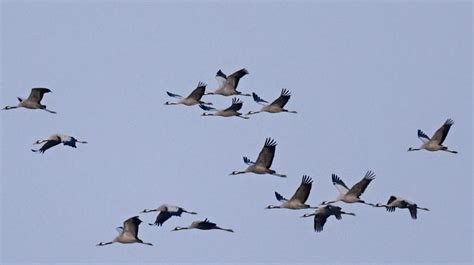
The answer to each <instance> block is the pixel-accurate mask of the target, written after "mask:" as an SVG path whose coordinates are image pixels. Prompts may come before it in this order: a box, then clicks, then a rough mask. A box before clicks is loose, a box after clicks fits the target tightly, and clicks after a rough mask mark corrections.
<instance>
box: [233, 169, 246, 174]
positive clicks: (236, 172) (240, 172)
mask: <svg viewBox="0 0 474 265" xmlns="http://www.w3.org/2000/svg"><path fill="white" fill-rule="evenodd" d="M245 173H247V170H244V171H233V172H232V173H230V175H239V174H245Z"/></svg>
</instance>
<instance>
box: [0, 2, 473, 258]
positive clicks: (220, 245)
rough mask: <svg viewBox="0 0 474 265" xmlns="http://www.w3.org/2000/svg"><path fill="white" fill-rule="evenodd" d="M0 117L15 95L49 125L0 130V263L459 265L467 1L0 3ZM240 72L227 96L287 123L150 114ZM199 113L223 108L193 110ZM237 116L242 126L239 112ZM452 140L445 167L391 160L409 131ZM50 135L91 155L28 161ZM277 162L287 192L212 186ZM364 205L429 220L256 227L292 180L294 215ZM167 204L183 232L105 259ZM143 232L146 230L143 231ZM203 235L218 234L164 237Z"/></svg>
mask: <svg viewBox="0 0 474 265" xmlns="http://www.w3.org/2000/svg"><path fill="white" fill-rule="evenodd" d="M1 7H2V14H1V18H2V27H1V28H2V30H1V32H2V42H1V45H2V60H1V62H2V65H1V68H2V77H1V80H2V83H1V92H2V93H1V98H0V104H1V106H2V107H3V106H5V105H11V104H13V103H16V97H17V96H20V97H26V96H27V95H28V93H29V91H30V89H31V88H32V87H38V86H44V87H48V88H50V89H51V90H52V91H53V93H50V94H48V95H46V96H45V98H44V101H43V103H44V104H46V105H47V106H48V107H49V108H50V109H52V110H55V111H57V112H58V114H57V115H53V114H49V113H46V112H43V111H31V110H25V109H20V110H11V111H8V112H7V111H2V112H0V114H1V123H2V124H1V125H2V132H1V133H2V137H1V139H2V141H1V143H0V145H1V150H2V152H1V162H2V164H1V201H2V204H1V216H2V218H1V239H2V240H1V253H0V254H1V255H0V256H1V260H2V262H3V263H10V262H24V263H37V262H46V263H53V262H57V263H73V262H79V263H85V262H88V263H103V262H116V261H123V262H128V263H134V264H135V263H137V262H164V263H167V262H169V263H176V262H201V263H208V262H224V261H225V262H232V263H243V262H283V263H287V264H288V263H296V262H308V263H328V262H355V261H358V262H376V263H381V262H402V263H403V262H450V263H451V262H465V263H470V262H472V250H473V245H472V235H473V230H472V213H473V207H472V200H473V193H472V188H473V185H472V184H473V183H472V121H473V120H472V102H473V98H472V49H471V47H472V4H471V3H470V2H469V1H458V2H455V1H449V2H448V1H446V2H444V1H436V2H428V1H420V2H416V3H408V2H406V1H389V2H383V3H380V2H375V1H362V2H356V1H340V2H335V3H334V2H331V1H324V2H323V1H317V2H298V3H285V2H270V1H258V2H249V1H246V2H237V1H232V2H225V3H218V2H210V1H209V2H207V1H206V2H204V1H203V2H200V3H195V2H178V3H172V2H170V1H163V2H159V1H157V2H151V1H143V2H126V1H122V2H112V1H109V2H107V1H104V2H100V1H87V2H86V3H78V2H75V1H69V2H67V3H59V2H56V1H50V2H46V1H45V2H27V1H23V2H16V1H15V2H14V1H3V2H2V4H1ZM243 67H245V68H247V69H248V70H249V72H250V74H249V75H248V76H245V77H244V78H243V79H242V80H241V82H240V84H239V88H240V90H241V91H242V92H256V93H257V94H259V95H260V96H261V97H262V98H264V99H267V100H273V99H274V98H276V97H277V96H278V95H279V93H280V91H281V89H282V88H288V89H289V90H290V91H291V92H292V94H293V96H292V98H291V99H290V101H289V103H288V105H287V107H288V109H292V110H297V111H298V112H299V113H298V114H296V115H295V114H284V113H283V114H267V113H264V114H261V115H256V116H253V117H251V119H249V120H243V119H238V118H217V117H201V116H200V114H201V113H202V111H201V110H200V109H199V108H198V107H185V106H164V105H163V103H164V102H165V101H167V100H169V98H168V97H167V95H166V94H165V91H166V90H168V91H172V92H175V93H178V94H188V93H189V92H190V91H191V90H192V89H194V88H195V87H196V85H197V83H198V82H199V81H203V82H206V83H208V84H209V85H208V88H209V89H211V90H212V89H214V88H215V87H216V86H217V83H216V81H215V79H214V76H215V73H216V72H217V70H218V69H222V70H223V71H224V72H225V73H227V74H230V73H231V72H233V71H235V70H238V69H240V68H243ZM206 100H210V101H212V102H214V104H215V105H216V106H217V107H219V108H220V107H226V106H228V105H229V104H230V101H231V97H227V98H226V97H220V96H208V97H206ZM242 100H243V101H244V102H245V103H244V106H243V112H247V111H248V110H256V109H258V108H259V105H257V104H256V103H255V102H253V101H252V100H251V99H250V98H246V97H242ZM447 118H452V119H454V120H455V122H456V123H455V124H454V126H453V127H452V128H451V131H450V134H449V136H448V138H447V139H446V142H445V144H446V145H447V146H449V147H450V148H451V149H453V150H457V151H459V154H457V155H453V154H449V153H444V152H443V153H441V152H436V153H430V152H426V151H422V152H413V153H408V152H407V151H406V150H407V149H408V147H409V146H418V145H419V144H420V141H419V140H418V139H417V137H416V131H417V129H422V130H423V131H425V132H426V133H427V134H428V135H431V134H432V133H433V132H434V131H435V130H436V129H437V128H439V126H440V125H441V124H442V123H443V122H444V121H445V120H446V119H447ZM53 133H66V134H71V135H74V136H75V137H76V138H78V139H83V140H87V141H89V144H87V145H81V146H78V148H77V149H72V148H69V147H63V146H59V147H55V148H53V149H51V150H48V151H47V152H46V153H45V154H43V155H40V154H36V153H33V152H31V151H30V148H31V147H32V145H31V144H32V143H33V142H34V141H36V140H38V139H41V138H44V137H47V136H49V135H50V134H53ZM266 137H273V138H274V139H275V140H276V141H277V142H278V147H277V151H276V156H275V160H274V164H273V167H274V168H275V169H276V170H277V171H279V172H282V173H286V174H287V175H288V178H287V179H281V178H277V177H273V176H270V175H264V176H260V175H253V174H247V175H239V176H229V175H228V174H229V173H230V172H231V171H233V170H241V169H244V168H245V165H244V164H243V162H242V156H244V155H246V156H249V157H250V158H251V159H255V158H256V156H257V154H258V152H259V151H260V149H261V147H262V145H263V143H264V140H265V138H266ZM368 169H371V170H373V171H375V173H376V174H377V177H376V179H375V180H374V181H373V182H372V183H371V184H370V186H369V187H368V189H367V190H366V192H365V193H364V195H363V198H365V199H366V200H367V201H370V202H374V203H375V202H386V200H387V199H388V197H389V196H390V195H392V194H393V195H400V196H403V197H406V198H408V199H411V200H413V201H415V202H417V203H418V204H419V205H420V206H424V207H428V208H430V209H431V211H430V212H420V213H419V218H418V220H416V221H413V220H411V218H410V217H409V214H408V212H407V211H404V210H397V211H396V212H395V213H387V212H385V210H383V209H374V208H370V207H368V206H365V205H347V204H341V206H342V207H343V209H345V210H347V211H351V212H355V213H356V214H357V216H356V217H352V216H347V217H344V218H343V220H341V221H337V220H335V219H334V218H331V219H330V220H328V222H327V224H326V226H325V228H324V231H323V232H322V233H315V232H314V231H313V227H312V220H310V219H302V218H299V216H301V215H303V214H304V213H306V212H310V211H304V210H301V211H290V210H265V209H264V208H265V207H266V206H267V205H269V204H275V203H277V201H276V200H275V198H274V195H273V193H274V191H279V192H280V193H281V194H283V195H285V196H287V197H289V196H291V195H292V194H293V192H294V191H295V189H296V187H297V186H298V185H299V183H300V181H301V176H302V175H303V174H307V175H310V176H312V177H313V179H314V185H313V190H312V193H311V195H310V197H309V200H308V202H309V203H310V204H318V203H320V202H321V201H324V200H329V199H334V198H335V197H336V195H337V191H336V189H335V188H334V187H333V185H332V183H331V177H330V176H331V174H332V173H336V174H338V175H339V176H340V177H341V178H342V179H343V180H344V181H345V182H346V183H347V184H348V185H352V184H354V183H355V182H357V181H358V180H360V178H361V177H362V176H363V175H364V173H365V172H366V171H367V170H368ZM165 202H167V203H172V204H177V205H180V206H183V207H185V208H186V209H189V210H192V211H196V212H198V213H199V215H197V216H183V217H181V218H174V219H171V220H170V221H168V222H167V223H165V225H164V226H163V227H159V228H158V227H149V226H148V225H146V224H144V225H142V227H141V228H140V237H141V238H142V239H143V240H144V241H147V242H152V243H153V244H154V246H153V247H148V246H143V245H137V244H135V245H121V244H115V245H111V246H107V247H96V246H95V244H96V243H98V242H99V241H107V240H111V239H113V238H114V236H115V235H116V232H115V230H114V228H115V227H117V226H119V225H121V223H122V222H123V220H125V219H127V218H128V217H131V216H134V215H137V214H138V213H139V211H141V210H142V209H144V208H152V207H157V206H159V205H160V204H161V203H165ZM140 218H141V219H142V220H143V221H144V222H145V223H148V222H151V221H153V220H154V218H155V215H154V214H141V215H140ZM204 218H209V219H210V220H211V221H215V222H216V223H217V224H218V225H221V226H222V227H228V228H232V229H234V230H235V233H233V234H231V233H225V232H221V231H209V232H205V231H183V232H173V233H172V232H170V231H171V229H172V228H173V227H175V226H177V225H180V226H184V225H188V224H190V223H191V222H192V221H193V220H198V219H204Z"/></svg>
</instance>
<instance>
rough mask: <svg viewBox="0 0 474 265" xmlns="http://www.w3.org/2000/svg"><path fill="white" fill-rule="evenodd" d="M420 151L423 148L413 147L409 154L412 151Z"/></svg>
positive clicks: (409, 149)
mask: <svg viewBox="0 0 474 265" xmlns="http://www.w3.org/2000/svg"><path fill="white" fill-rule="evenodd" d="M420 150H421V148H413V147H410V148H408V152H410V151H420Z"/></svg>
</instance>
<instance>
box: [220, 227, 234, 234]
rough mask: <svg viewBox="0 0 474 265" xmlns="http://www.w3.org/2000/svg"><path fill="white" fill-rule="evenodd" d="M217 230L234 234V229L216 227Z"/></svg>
mask: <svg viewBox="0 0 474 265" xmlns="http://www.w3.org/2000/svg"><path fill="white" fill-rule="evenodd" d="M216 229H219V230H222V231H227V232H231V233H234V230H232V229H227V228H221V227H218V226H216Z"/></svg>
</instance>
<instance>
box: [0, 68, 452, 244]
mask: <svg viewBox="0 0 474 265" xmlns="http://www.w3.org/2000/svg"><path fill="white" fill-rule="evenodd" d="M247 74H249V72H248V71H247V70H246V69H240V70H238V71H236V72H235V73H233V74H231V75H229V76H226V75H225V74H224V73H223V72H222V71H221V70H219V71H218V72H217V74H216V79H217V82H218V84H219V86H218V88H217V89H216V90H215V91H213V92H208V93H206V86H207V85H206V84H205V83H203V82H199V83H198V86H197V87H196V89H194V90H193V91H192V92H191V93H190V94H189V95H188V96H187V97H183V96H180V95H178V94H175V93H171V92H166V93H167V94H168V96H170V97H172V98H175V99H176V101H173V102H170V101H167V102H165V105H179V104H182V105H185V106H194V105H198V106H199V107H200V108H201V109H203V110H204V111H205V112H204V113H203V114H202V116H221V117H232V116H236V117H239V118H243V119H249V115H252V114H257V113H260V112H269V113H279V112H287V113H297V112H296V111H293V110H287V109H285V105H286V104H287V103H288V101H289V99H290V97H291V93H290V91H289V90H287V89H282V90H281V94H280V96H279V97H278V98H277V99H275V100H274V101H273V102H271V103H269V102H268V101H266V100H264V99H262V98H261V97H260V96H258V95H257V94H256V93H254V92H253V93H252V94H247V93H242V92H240V91H237V87H238V84H239V81H240V79H241V78H242V77H244V76H245V75H247ZM50 92H51V90H49V89H48V88H33V89H31V93H30V95H29V97H28V98H27V99H21V98H18V100H19V103H18V104H17V105H16V106H6V107H5V108H3V110H11V109H15V108H27V109H40V110H44V111H47V112H50V113H56V112H54V111H51V110H48V109H47V108H46V105H43V104H41V100H42V99H43V96H44V94H46V93H50ZM205 95H222V96H234V97H233V98H232V104H231V106H230V107H228V108H225V109H215V108H213V107H210V105H213V104H212V103H211V102H205V101H203V100H202V98H203V96H205ZM236 96H249V97H250V96H252V98H253V100H254V101H255V102H256V103H258V104H261V105H263V107H262V108H261V109H260V110H258V111H249V112H248V113H247V114H245V115H244V114H242V113H240V112H239V110H241V109H242V106H243V101H241V100H240V99H239V98H237V97H236ZM453 124H454V121H453V120H451V119H448V120H446V122H445V123H444V124H443V125H442V126H441V127H440V128H439V129H438V130H437V131H436V132H435V133H434V135H433V136H432V137H431V138H429V137H428V136H427V135H426V134H425V133H424V132H423V131H421V130H418V138H419V139H420V140H421V141H422V142H423V144H422V145H421V146H420V147H419V148H413V147H410V148H409V149H408V151H417V150H422V149H424V150H427V151H445V152H450V153H457V151H453V150H449V149H448V147H446V146H443V142H444V140H445V139H446V137H447V135H448V132H449V130H450V128H451V126H452V125H453ZM43 143H44V144H43ZM61 143H62V144H63V145H67V146H70V147H73V148H76V143H82V144H85V143H87V142H86V141H79V140H77V139H76V138H74V137H72V136H68V135H63V134H53V135H51V136H50V137H48V138H47V139H44V140H38V141H36V142H35V143H34V144H43V145H42V146H41V147H40V148H39V149H36V150H35V149H32V151H33V152H39V153H44V152H45V151H46V150H48V149H50V148H51V147H54V146H56V145H59V144H61ZM276 146H277V142H276V141H275V140H274V139H272V138H266V139H265V143H264V145H263V147H262V149H261V151H260V153H259V155H258V157H257V159H256V161H255V162H254V161H252V160H250V159H249V158H248V157H247V156H243V161H244V163H245V164H246V165H247V168H245V169H244V170H242V171H233V172H231V173H230V175H238V174H245V173H254V174H269V175H273V176H277V177H282V178H285V177H287V176H286V175H285V174H281V173H277V171H275V170H274V169H272V168H271V167H272V163H273V158H274V156H275V151H276ZM331 179H332V183H333V185H334V187H335V188H336V189H337V190H338V191H339V195H338V196H337V197H336V198H335V199H334V200H332V201H323V202H322V203H320V204H319V205H318V206H311V205H309V204H306V202H307V200H308V198H309V195H310V192H311V188H312V184H313V180H312V178H311V177H310V176H307V175H303V177H302V180H301V184H300V186H299V187H298V189H297V190H296V191H295V193H294V194H293V196H292V197H291V198H290V199H287V198H285V197H283V196H282V195H281V194H280V193H278V192H275V197H276V199H277V200H278V201H279V202H280V203H281V204H280V205H269V206H267V207H266V209H292V210H298V209H314V210H315V211H314V213H310V214H304V215H303V216H302V217H313V216H314V230H315V231H316V232H321V231H323V227H324V224H325V223H326V221H327V219H328V218H329V217H330V216H331V215H333V216H334V217H335V218H336V219H337V220H340V219H341V218H342V215H352V216H355V214H354V213H350V212H344V211H343V210H342V208H341V207H338V206H335V205H333V204H334V203H336V202H339V201H341V202H344V203H349V204H350V203H362V204H366V205H368V206H372V207H375V208H378V207H383V208H386V210H387V211H388V212H393V211H395V209H396V208H400V209H408V210H409V212H410V216H411V218H413V219H416V218H417V210H424V211H429V210H428V209H427V208H423V207H419V206H418V205H417V204H416V203H414V202H411V201H409V200H406V199H404V198H401V197H399V196H395V195H392V196H390V198H389V200H388V202H387V203H386V204H382V203H376V204H373V203H368V202H365V201H364V200H362V199H361V198H360V196H361V195H362V194H363V193H364V191H365V190H366V189H367V187H368V186H369V184H370V183H371V181H373V180H374V179H375V173H374V172H372V171H371V170H369V171H367V172H366V174H365V175H364V177H363V178H362V179H361V180H360V181H359V182H357V183H356V184H354V185H353V186H352V187H351V188H349V187H348V186H347V185H346V184H345V183H344V181H342V179H341V178H339V177H338V176H337V175H336V174H332V177H331ZM149 212H159V213H158V215H157V216H156V219H155V222H154V223H149V225H156V226H163V224H164V223H165V222H166V221H168V220H169V219H170V218H172V217H173V216H176V217H180V216H181V215H182V214H183V213H186V214H189V215H196V214H197V213H196V212H192V211H187V210H185V209H184V208H182V207H179V206H175V205H171V204H162V205H160V206H159V207H158V208H155V209H145V210H143V211H141V212H140V213H149ZM141 223H142V221H141V220H140V219H139V217H138V216H133V217H131V218H129V219H127V220H125V221H124V222H123V226H121V227H118V228H117V230H118V233H119V234H118V235H117V236H116V237H115V238H114V239H113V240H112V241H110V242H100V243H98V244H97V246H105V245H109V244H112V243H140V244H145V245H149V246H152V244H151V243H147V242H144V241H143V240H141V239H140V238H139V237H138V231H139V226H140V224H141ZM186 229H199V230H222V231H227V232H234V231H233V230H232V229H229V228H221V227H219V226H217V225H216V224H215V223H212V222H210V221H209V220H208V219H207V218H206V219H205V220H204V221H194V222H192V223H191V224H190V225H189V226H185V227H180V226H177V227H175V228H174V229H173V230H172V231H179V230H186Z"/></svg>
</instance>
